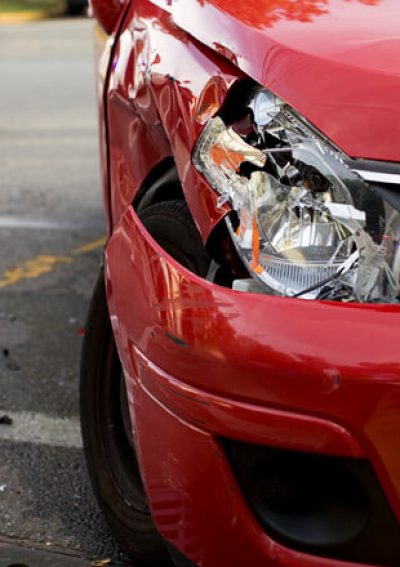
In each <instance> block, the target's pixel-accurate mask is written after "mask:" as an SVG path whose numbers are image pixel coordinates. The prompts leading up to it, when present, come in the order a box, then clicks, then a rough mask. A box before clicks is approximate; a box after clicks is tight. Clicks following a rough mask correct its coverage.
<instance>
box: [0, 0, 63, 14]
mask: <svg viewBox="0 0 400 567" xmlns="http://www.w3.org/2000/svg"><path fill="white" fill-rule="evenodd" d="M58 6H60V0H0V14H2V13H3V14H4V13H11V12H26V11H30V10H48V9H52V8H57V7H58Z"/></svg>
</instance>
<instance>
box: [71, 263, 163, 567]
mask: <svg viewBox="0 0 400 567" xmlns="http://www.w3.org/2000/svg"><path fill="white" fill-rule="evenodd" d="M127 407H128V406H127V401H126V390H125V384H124V382H123V375H122V370H121V364H120V361H119V358H118V353H117V349H116V346H115V342H114V336H113V332H112V328H111V323H110V317H109V313H108V308H107V301H106V290H105V283H104V274H103V270H101V272H100V275H99V278H98V280H97V283H96V287H95V290H94V294H93V297H92V301H91V304H90V308H89V315H88V319H87V325H86V333H85V338H84V343H83V349H82V359H81V378H80V414H81V427H82V438H83V446H84V452H85V457H86V462H87V467H88V471H89V476H90V480H91V483H92V486H93V489H94V492H95V495H96V497H97V500H98V502H99V505H100V508H101V509H102V511H103V513H104V515H105V517H106V519H107V521H108V524H109V526H110V528H111V531H112V532H113V534H114V536H115V537H116V539H117V540H118V541H120V543H121V544H122V545H123V546H124V547H125V548H126V549H127V551H128V552H129V553H130V554H131V555H132V556H133V558H134V559H135V565H136V564H140V565H155V566H167V565H168V566H169V565H172V562H171V560H170V558H169V554H168V552H167V550H166V547H165V544H164V542H163V540H162V538H161V536H160V535H159V534H158V532H157V529H156V527H155V524H154V522H153V519H152V517H151V512H150V509H149V507H148V504H147V499H146V495H145V492H144V488H143V484H142V481H141V478H140V473H139V467H138V462H137V458H136V453H135V450H134V445H133V442H132V438H131V437H130V433H129V431H127V430H128V428H129V426H130V420H129V415H128V409H127ZM127 423H129V425H128V427H127Z"/></svg>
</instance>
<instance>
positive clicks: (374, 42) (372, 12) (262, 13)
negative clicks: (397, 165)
mask: <svg viewBox="0 0 400 567" xmlns="http://www.w3.org/2000/svg"><path fill="white" fill-rule="evenodd" d="M152 1H153V2H154V3H156V4H158V5H159V6H162V7H163V8H164V9H167V10H168V11H169V12H170V13H171V14H172V16H173V19H174V21H175V22H176V24H177V25H178V26H180V27H181V28H183V29H185V30H186V31H187V32H188V33H189V34H191V35H192V36H194V37H196V38H197V39H198V40H200V41H201V42H202V43H204V44H206V45H208V46H209V47H211V48H212V49H214V50H215V51H218V52H219V53H221V54H222V55H224V56H225V57H227V58H228V59H230V60H231V61H232V62H233V63H234V64H235V65H237V66H238V67H239V68H240V69H242V70H243V71H244V72H245V73H247V74H248V75H249V76H250V77H252V78H253V79H255V80H256V81H258V82H259V83H261V84H263V85H264V86H266V87H268V88H270V89H271V90H272V91H273V92H275V93H276V94H277V95H279V96H280V97H281V98H283V99H284V100H286V101H287V102H288V103H289V104H291V105H292V106H293V107H294V108H295V109H296V110H298V111H299V112H301V113H302V114H303V115H304V116H305V117H306V118H308V119H309V120H310V121H311V122H312V123H313V124H314V125H315V126H316V127H318V128H319V129H320V130H321V131H322V132H324V134H326V135H327V136H328V137H329V138H330V139H331V140H333V141H334V142H335V143H336V144H337V145H338V146H339V147H341V148H342V149H343V150H344V151H345V152H346V153H347V154H348V155H349V156H351V157H360V158H366V159H377V160H387V161H400V3H399V0H209V1H206V0H152Z"/></svg>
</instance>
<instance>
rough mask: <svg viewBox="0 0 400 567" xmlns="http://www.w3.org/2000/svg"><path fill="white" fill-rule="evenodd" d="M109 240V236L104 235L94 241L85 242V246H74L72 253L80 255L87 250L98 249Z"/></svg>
mask: <svg viewBox="0 0 400 567" xmlns="http://www.w3.org/2000/svg"><path fill="white" fill-rule="evenodd" d="M106 242H107V237H106V236H102V237H101V238H98V239H97V240H93V242H89V243H88V244H84V245H83V246H79V248H74V250H72V252H71V254H73V255H74V256H78V255H79V254H86V253H87V252H91V251H92V250H97V248H101V247H102V246H104V245H105V243H106Z"/></svg>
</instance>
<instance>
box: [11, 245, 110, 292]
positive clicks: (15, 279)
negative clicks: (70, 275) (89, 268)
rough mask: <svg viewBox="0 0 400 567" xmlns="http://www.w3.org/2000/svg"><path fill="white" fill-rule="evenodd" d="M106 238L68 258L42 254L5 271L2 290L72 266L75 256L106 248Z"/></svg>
mask: <svg viewBox="0 0 400 567" xmlns="http://www.w3.org/2000/svg"><path fill="white" fill-rule="evenodd" d="M105 242H106V237H101V238H98V239H96V240H94V241H92V242H89V243H87V244H84V245H83V246H80V247H78V248H74V249H73V250H71V252H70V253H69V254H68V255H67V256H51V255H47V254H42V255H39V256H36V257H35V258H31V259H29V260H26V261H25V262H24V263H23V264H20V265H18V266H15V267H12V268H8V269H7V270H5V272H4V274H3V277H2V279H0V289H2V288H5V287H8V286H11V285H15V284H17V283H19V282H21V281H23V280H29V279H34V278H39V277H41V276H43V275H45V274H48V273H50V272H52V271H53V270H54V269H55V267H56V266H58V265H60V264H72V263H73V262H74V261H75V258H74V257H75V256H79V255H81V254H87V253H88V252H92V251H93V250H96V249H98V248H101V247H103V246H104V244H105Z"/></svg>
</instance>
